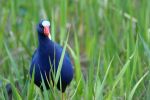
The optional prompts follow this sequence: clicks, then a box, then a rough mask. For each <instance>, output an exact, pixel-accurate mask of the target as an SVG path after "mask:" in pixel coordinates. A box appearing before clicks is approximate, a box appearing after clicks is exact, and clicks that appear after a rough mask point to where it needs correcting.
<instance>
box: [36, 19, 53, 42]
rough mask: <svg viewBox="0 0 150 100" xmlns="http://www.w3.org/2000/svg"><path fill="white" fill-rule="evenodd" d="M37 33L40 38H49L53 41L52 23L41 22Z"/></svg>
mask: <svg viewBox="0 0 150 100" xmlns="http://www.w3.org/2000/svg"><path fill="white" fill-rule="evenodd" d="M37 31H38V34H39V35H40V36H45V37H49V38H50V39H51V33H50V22H49V21H48V20H41V21H40V22H39V24H38V26H37Z"/></svg>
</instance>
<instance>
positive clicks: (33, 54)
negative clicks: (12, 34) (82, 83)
mask: <svg viewBox="0 0 150 100" xmlns="http://www.w3.org/2000/svg"><path fill="white" fill-rule="evenodd" d="M36 52H37V49H36V50H35V51H34V53H33V55H32V60H33V58H34V56H35V53H36Z"/></svg>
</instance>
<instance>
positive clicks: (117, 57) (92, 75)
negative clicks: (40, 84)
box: [0, 0, 150, 100]
mask: <svg viewBox="0 0 150 100" xmlns="http://www.w3.org/2000/svg"><path fill="white" fill-rule="evenodd" d="M41 19H48V20H50V22H51V33H52V40H53V41H56V42H57V43H59V44H60V45H64V42H65V41H66V37H67V34H68V33H69V38H68V46H67V51H68V52H69V54H70V56H71V58H72V62H73V65H74V70H75V75H74V80H73V81H72V83H71V84H70V86H69V87H68V89H67V91H66V99H68V100H70V99H73V100H78V99H83V100H92V99H93V100H103V99H104V100H105V99H106V100H112V99H114V100H126V99H127V100H128V99H129V100H131V99H135V100H149V99H150V95H149V93H150V73H149V70H150V1H149V0H0V99H1V100H4V99H8V98H9V95H7V90H6V89H5V85H6V84H7V83H11V86H12V87H13V88H12V90H13V91H12V93H13V98H14V99H19V100H20V99H29V98H30V99H48V98H49V99H55V100H57V99H60V98H61V97H60V96H58V95H59V94H60V92H59V91H58V90H56V91H55V92H54V93H52V92H51V91H46V92H44V94H45V95H41V92H40V91H39V89H38V88H37V87H35V86H33V84H31V83H30V81H29V80H30V79H29V75H28V71H29V67H30V61H31V58H32V54H33V52H34V50H35V48H36V47H37V45H38V40H37V39H38V38H37V32H36V25H37V23H38V22H39V21H40V20H41ZM15 81H17V82H18V83H17V84H18V85H17V86H16V85H15ZM18 87H19V88H20V89H18Z"/></svg>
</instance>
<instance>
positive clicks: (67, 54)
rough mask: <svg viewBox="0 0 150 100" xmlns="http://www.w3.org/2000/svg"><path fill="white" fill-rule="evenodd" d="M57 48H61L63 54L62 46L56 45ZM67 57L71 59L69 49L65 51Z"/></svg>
mask: <svg viewBox="0 0 150 100" xmlns="http://www.w3.org/2000/svg"><path fill="white" fill-rule="evenodd" d="M56 46H57V47H58V48H61V52H62V51H63V47H62V46H61V45H59V44H56ZM65 55H66V56H67V57H68V58H69V59H70V56H69V53H68V52H67V49H66V51H65Z"/></svg>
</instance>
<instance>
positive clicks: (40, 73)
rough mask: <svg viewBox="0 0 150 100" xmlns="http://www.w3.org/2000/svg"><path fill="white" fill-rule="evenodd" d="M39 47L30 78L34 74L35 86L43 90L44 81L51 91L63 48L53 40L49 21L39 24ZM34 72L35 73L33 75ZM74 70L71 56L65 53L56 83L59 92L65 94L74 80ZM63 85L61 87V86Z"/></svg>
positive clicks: (32, 61)
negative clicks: (51, 83)
mask: <svg viewBox="0 0 150 100" xmlns="http://www.w3.org/2000/svg"><path fill="white" fill-rule="evenodd" d="M37 33H38V47H37V48H36V50H35V51H34V53H33V55H32V60H31V65H30V72H29V73H30V77H32V74H34V84H35V85H36V86H38V87H39V88H40V89H41V90H43V86H42V80H43V81H44V84H45V87H46V89H47V90H48V89H50V86H49V83H50V81H52V82H53V84H54V79H53V75H52V74H53V73H57V70H58V66H59V62H60V58H61V56H62V52H63V47H62V46H60V45H59V44H58V43H56V42H54V41H53V40H52V39H51V25H50V21H48V20H45V19H44V20H40V21H39V23H38V24H37ZM33 72H34V73H33ZM73 75H74V70H73V65H72V62H71V59H70V56H69V53H68V52H67V51H65V54H64V59H63V62H62V67H61V71H60V77H59V80H58V83H56V85H57V88H58V90H60V91H61V92H62V93H64V92H65V90H66V88H67V86H68V85H69V84H70V83H71V81H72V80H73ZM60 83H61V85H60Z"/></svg>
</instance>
